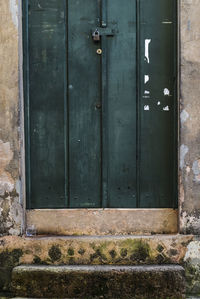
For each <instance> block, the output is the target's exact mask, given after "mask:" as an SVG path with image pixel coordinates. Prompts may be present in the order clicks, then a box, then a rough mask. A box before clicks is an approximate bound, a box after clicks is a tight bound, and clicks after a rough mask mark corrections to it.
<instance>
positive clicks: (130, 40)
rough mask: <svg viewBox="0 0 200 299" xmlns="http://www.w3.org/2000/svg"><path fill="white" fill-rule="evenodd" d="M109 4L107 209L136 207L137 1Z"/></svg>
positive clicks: (127, 0) (112, 1) (116, 1)
mask: <svg viewBox="0 0 200 299" xmlns="http://www.w3.org/2000/svg"><path fill="white" fill-rule="evenodd" d="M125 2H126V5H121V1H120V0H111V1H108V4H107V11H108V27H111V26H113V24H115V28H116V35H115V36H114V37H109V38H108V39H107V51H108V59H107V69H108V85H107V88H108V96H107V101H108V103H107V113H106V114H107V132H108V137H107V142H108V145H107V147H108V159H107V160H108V166H107V167H108V186H107V189H108V203H107V206H108V207H121V208H124V207H130V208H133V207H136V193H137V180H136V148H137V147H136V141H137V139H136V132H137V130H136V113H137V108H136V104H137V98H136V1H133V0H126V1H125Z"/></svg>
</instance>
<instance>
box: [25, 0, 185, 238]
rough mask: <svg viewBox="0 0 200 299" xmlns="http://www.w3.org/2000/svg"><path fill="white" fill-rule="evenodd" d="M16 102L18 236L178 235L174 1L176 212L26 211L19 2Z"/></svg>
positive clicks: (102, 210) (178, 71)
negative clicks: (20, 216)
mask: <svg viewBox="0 0 200 299" xmlns="http://www.w3.org/2000/svg"><path fill="white" fill-rule="evenodd" d="M19 12H20V13H19V77H20V80H19V91H20V92H19V98H20V124H21V130H20V152H21V159H20V174H21V194H20V198H21V203H22V205H23V224H22V232H23V233H25V231H26V227H27V226H30V225H34V226H35V228H36V233H37V234H54V235H112V234H119V235H120V234H123V235H125V234H130V235H144V234H146V235H151V234H175V233H178V232H179V222H180V200H181V190H180V188H181V186H180V182H179V177H180V167H179V164H180V162H179V144H180V129H179V128H180V122H179V115H180V107H179V106H180V104H179V101H180V63H179V60H180V32H179V31H180V0H177V131H176V135H177V145H178V146H177V153H176V156H177V158H178V159H177V160H178V163H177V167H178V169H177V182H178V183H177V184H178V186H177V187H178V188H177V189H178V195H177V196H178V209H172V208H165V209H164V208H163V209H148V208H147V209H119V208H116V209H108V208H99V209H87V208H85V209H32V210H27V209H26V175H25V168H26V165H25V124H24V95H23V41H22V32H23V30H22V3H21V1H19Z"/></svg>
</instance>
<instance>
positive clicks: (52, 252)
mask: <svg viewBox="0 0 200 299" xmlns="http://www.w3.org/2000/svg"><path fill="white" fill-rule="evenodd" d="M48 253H49V256H50V258H51V260H52V261H53V262H54V261H59V260H60V258H61V256H62V253H61V250H60V248H59V246H57V245H53V246H52V247H51V248H50V249H49V252H48Z"/></svg>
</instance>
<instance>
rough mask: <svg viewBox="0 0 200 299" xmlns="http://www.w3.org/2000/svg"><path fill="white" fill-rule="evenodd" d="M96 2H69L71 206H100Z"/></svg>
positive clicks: (98, 62) (98, 72)
mask: <svg viewBox="0 0 200 299" xmlns="http://www.w3.org/2000/svg"><path fill="white" fill-rule="evenodd" d="M98 17H99V16H98V2H97V1H94V0H84V1H74V0H69V1H68V30H69V31H68V44H69V47H68V94H69V171H70V207H71V208H77V207H79V208H80V207H82V208H87V207H88V208H89V207H91V208H96V207H101V171H100V170H101V126H100V116H101V109H99V108H97V107H98V104H100V101H101V99H100V61H101V57H100V56H99V55H97V53H96V50H97V48H98V47H99V45H98V44H95V43H94V41H93V40H92V37H91V36H92V30H94V29H95V28H96V26H97V24H98Z"/></svg>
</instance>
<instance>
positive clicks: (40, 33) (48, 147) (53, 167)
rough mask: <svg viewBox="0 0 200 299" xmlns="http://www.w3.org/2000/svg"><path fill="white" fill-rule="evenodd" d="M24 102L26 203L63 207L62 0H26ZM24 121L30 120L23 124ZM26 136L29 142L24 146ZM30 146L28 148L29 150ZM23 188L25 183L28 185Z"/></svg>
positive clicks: (63, 7) (64, 75) (63, 80)
mask: <svg viewBox="0 0 200 299" xmlns="http://www.w3.org/2000/svg"><path fill="white" fill-rule="evenodd" d="M24 13H28V24H27V26H28V28H27V30H28V49H27V48H26V50H28V53H27V55H29V59H27V60H26V61H27V63H28V65H26V68H27V69H28V72H26V74H25V76H26V75H27V73H28V74H29V77H27V78H26V80H28V82H27V84H26V92H25V107H26V111H27V113H28V119H27V118H26V119H27V121H26V127H27V128H28V131H27V130H26V147H27V149H28V150H27V151H26V154H27V159H26V161H27V164H30V167H28V168H27V170H28V172H29V173H28V180H30V181H31V185H30V190H29V191H30V192H28V194H27V195H28V197H29V199H30V200H28V208H63V207H65V206H66V194H65V182H66V173H65V165H66V159H65V156H66V155H65V149H66V146H65V142H64V140H65V137H64V135H65V129H64V127H65V122H66V120H65V117H66V115H65V114H64V110H65V108H64V107H65V101H66V94H65V84H66V78H65V77H66V74H65V65H66V60H65V56H66V46H65V43H66V40H65V26H66V24H65V1H64V0H61V1H54V0H46V1H42V0H38V1H34V0H29V2H28V12H27V11H25V12H24ZM29 124H30V125H29ZM29 140H30V147H29ZM29 148H30V150H29ZM28 189H29V188H28Z"/></svg>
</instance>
